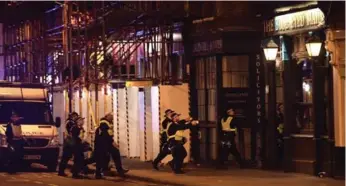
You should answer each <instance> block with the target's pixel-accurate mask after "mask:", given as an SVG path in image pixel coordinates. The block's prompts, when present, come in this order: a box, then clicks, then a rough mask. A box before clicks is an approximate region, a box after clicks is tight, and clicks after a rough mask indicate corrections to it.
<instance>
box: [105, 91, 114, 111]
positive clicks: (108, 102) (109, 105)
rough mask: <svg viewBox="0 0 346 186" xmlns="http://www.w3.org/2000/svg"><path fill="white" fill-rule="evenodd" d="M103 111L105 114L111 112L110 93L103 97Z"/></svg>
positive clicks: (111, 100) (111, 101)
mask: <svg viewBox="0 0 346 186" xmlns="http://www.w3.org/2000/svg"><path fill="white" fill-rule="evenodd" d="M105 99H106V101H105V104H106V105H105V111H104V113H105V114H107V113H110V112H112V111H113V104H114V103H113V99H112V92H111V91H110V92H109V94H108V95H105Z"/></svg>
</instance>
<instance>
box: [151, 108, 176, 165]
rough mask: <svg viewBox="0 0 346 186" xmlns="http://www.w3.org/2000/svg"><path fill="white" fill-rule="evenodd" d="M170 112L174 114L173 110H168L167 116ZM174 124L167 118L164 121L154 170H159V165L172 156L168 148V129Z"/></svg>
mask: <svg viewBox="0 0 346 186" xmlns="http://www.w3.org/2000/svg"><path fill="white" fill-rule="evenodd" d="M168 112H173V111H172V110H167V111H166V112H165V113H166V115H167V114H168ZM171 124H172V120H171V119H170V118H169V117H167V116H166V118H165V119H164V120H163V121H162V130H161V133H160V134H161V138H160V152H159V154H158V155H157V157H156V158H155V159H154V161H153V168H154V169H156V170H158V167H157V165H158V164H159V163H160V162H161V161H162V160H163V159H164V158H165V157H166V156H167V155H168V154H170V153H171V152H170V150H169V148H168V143H167V139H168V136H167V129H168V126H169V125H171Z"/></svg>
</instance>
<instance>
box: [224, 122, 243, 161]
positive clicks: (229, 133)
mask: <svg viewBox="0 0 346 186" xmlns="http://www.w3.org/2000/svg"><path fill="white" fill-rule="evenodd" d="M238 122H239V120H238V119H237V118H236V117H234V116H227V117H224V118H222V119H221V129H222V131H221V158H220V160H221V164H224V162H225V161H227V160H228V156H229V153H231V154H232V155H233V156H234V158H235V160H236V161H237V162H238V164H239V165H240V166H242V159H241V157H240V154H239V152H238V149H237V147H236V143H235V137H236V134H237V127H238V126H237V125H238Z"/></svg>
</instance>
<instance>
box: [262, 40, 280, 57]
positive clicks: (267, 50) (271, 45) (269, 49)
mask: <svg viewBox="0 0 346 186" xmlns="http://www.w3.org/2000/svg"><path fill="white" fill-rule="evenodd" d="M278 49H279V47H278V45H277V44H276V43H275V42H274V41H273V39H271V40H270V41H269V42H268V44H267V46H266V47H264V48H263V51H264V56H265V58H266V60H267V61H275V60H276V56H277V53H278Z"/></svg>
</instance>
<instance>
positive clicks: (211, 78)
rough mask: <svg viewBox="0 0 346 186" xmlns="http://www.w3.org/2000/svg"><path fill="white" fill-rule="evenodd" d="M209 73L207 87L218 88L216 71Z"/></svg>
mask: <svg viewBox="0 0 346 186" xmlns="http://www.w3.org/2000/svg"><path fill="white" fill-rule="evenodd" d="M207 75H208V76H207V88H208V89H209V88H216V73H208V74H207Z"/></svg>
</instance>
